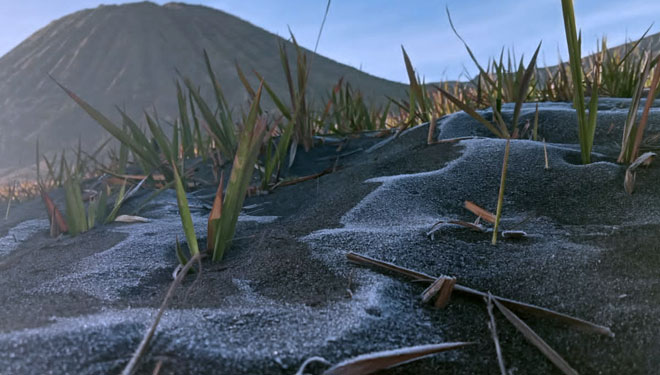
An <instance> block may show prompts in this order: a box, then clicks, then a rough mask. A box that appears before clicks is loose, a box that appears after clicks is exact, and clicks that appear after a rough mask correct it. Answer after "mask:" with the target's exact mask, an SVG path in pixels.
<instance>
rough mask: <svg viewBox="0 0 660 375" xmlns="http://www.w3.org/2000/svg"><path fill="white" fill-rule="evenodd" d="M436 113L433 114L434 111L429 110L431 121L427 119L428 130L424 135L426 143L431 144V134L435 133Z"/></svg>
mask: <svg viewBox="0 0 660 375" xmlns="http://www.w3.org/2000/svg"><path fill="white" fill-rule="evenodd" d="M437 120H438V119H437V115H436V114H435V111H431V121H429V132H428V134H427V136H426V144H427V145H432V144H433V143H434V142H433V136H434V135H435V123H436V122H437Z"/></svg>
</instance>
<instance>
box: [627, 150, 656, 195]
mask: <svg viewBox="0 0 660 375" xmlns="http://www.w3.org/2000/svg"><path fill="white" fill-rule="evenodd" d="M656 156H657V155H656V153H655V152H645V153H643V154H642V155H640V156H639V157H638V158H637V159H636V160H635V161H634V162H633V163H632V164H630V166H628V168H627V169H626V177H625V178H624V180H623V188H624V189H625V190H626V193H628V194H632V193H633V191H634V190H635V178H636V176H637V172H636V170H637V168H639V167H641V166H648V165H650V164H651V162H652V161H653V159H654V158H655V157H656Z"/></svg>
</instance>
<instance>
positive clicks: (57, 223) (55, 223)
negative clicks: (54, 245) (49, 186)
mask: <svg viewBox="0 0 660 375" xmlns="http://www.w3.org/2000/svg"><path fill="white" fill-rule="evenodd" d="M41 199H42V200H43V201H44V205H45V206H46V211H48V220H50V235H51V236H52V237H57V236H59V235H60V234H61V233H66V232H68V231H69V226H68V225H67V224H66V220H65V219H64V216H63V215H62V212H61V211H60V210H59V209H58V208H57V206H56V205H55V202H53V200H52V199H51V198H50V196H49V195H48V193H47V192H46V191H45V190H44V189H43V188H41Z"/></svg>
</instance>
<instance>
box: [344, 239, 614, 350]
mask: <svg viewBox="0 0 660 375" xmlns="http://www.w3.org/2000/svg"><path fill="white" fill-rule="evenodd" d="M346 257H347V258H348V260H349V261H351V262H353V263H357V264H361V265H368V266H373V267H377V268H380V269H386V270H388V271H392V272H394V273H397V274H400V275H404V276H407V277H409V278H411V279H413V281H421V282H428V283H431V282H433V281H435V279H437V278H436V277H433V276H430V275H427V274H425V273H422V272H418V271H415V270H411V269H408V268H404V267H400V266H397V265H395V264H392V263H389V262H384V261H382V260H378V259H374V258H371V257H368V256H365V255H360V254H357V253H353V252H350V253H347V254H346ZM454 291H456V292H460V293H463V294H465V295H468V296H471V297H478V298H488V294H487V293H484V292H481V291H479V290H476V289H472V288H469V287H466V286H463V285H460V284H456V285H454ZM493 300H497V301H499V302H501V303H502V304H503V305H505V306H507V307H509V308H510V309H512V310H516V311H518V312H521V313H527V314H530V315H533V316H536V317H541V318H551V319H554V320H557V321H560V322H562V323H564V324H568V325H571V326H574V327H576V328H579V329H581V330H583V331H586V332H591V333H597V334H600V335H605V336H610V337H614V333H612V331H611V330H610V329H609V328H608V327H604V326H601V325H598V324H595V323H591V322H588V321H586V320H582V319H579V318H575V317H572V316H570V315H566V314H562V313H559V312H556V311H553V310H549V309H546V308H544V307H540V306H535V305H531V304H528V303H524V302H519V301H515V300H512V299H508V298H503V297H499V296H493Z"/></svg>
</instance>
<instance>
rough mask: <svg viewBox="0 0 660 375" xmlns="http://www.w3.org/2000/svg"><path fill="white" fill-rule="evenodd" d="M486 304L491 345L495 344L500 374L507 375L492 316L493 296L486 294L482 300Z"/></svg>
mask: <svg viewBox="0 0 660 375" xmlns="http://www.w3.org/2000/svg"><path fill="white" fill-rule="evenodd" d="M484 300H485V302H486V310H488V317H489V319H490V320H489V322H488V329H490V333H491V334H492V336H493V344H495V353H496V354H497V364H498V365H499V367H500V374H501V375H507V371H506V365H505V364H504V357H503V356H502V347H501V346H500V339H499V337H498V336H497V325H496V324H495V316H494V315H493V296H492V295H491V294H490V293H488V298H484Z"/></svg>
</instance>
